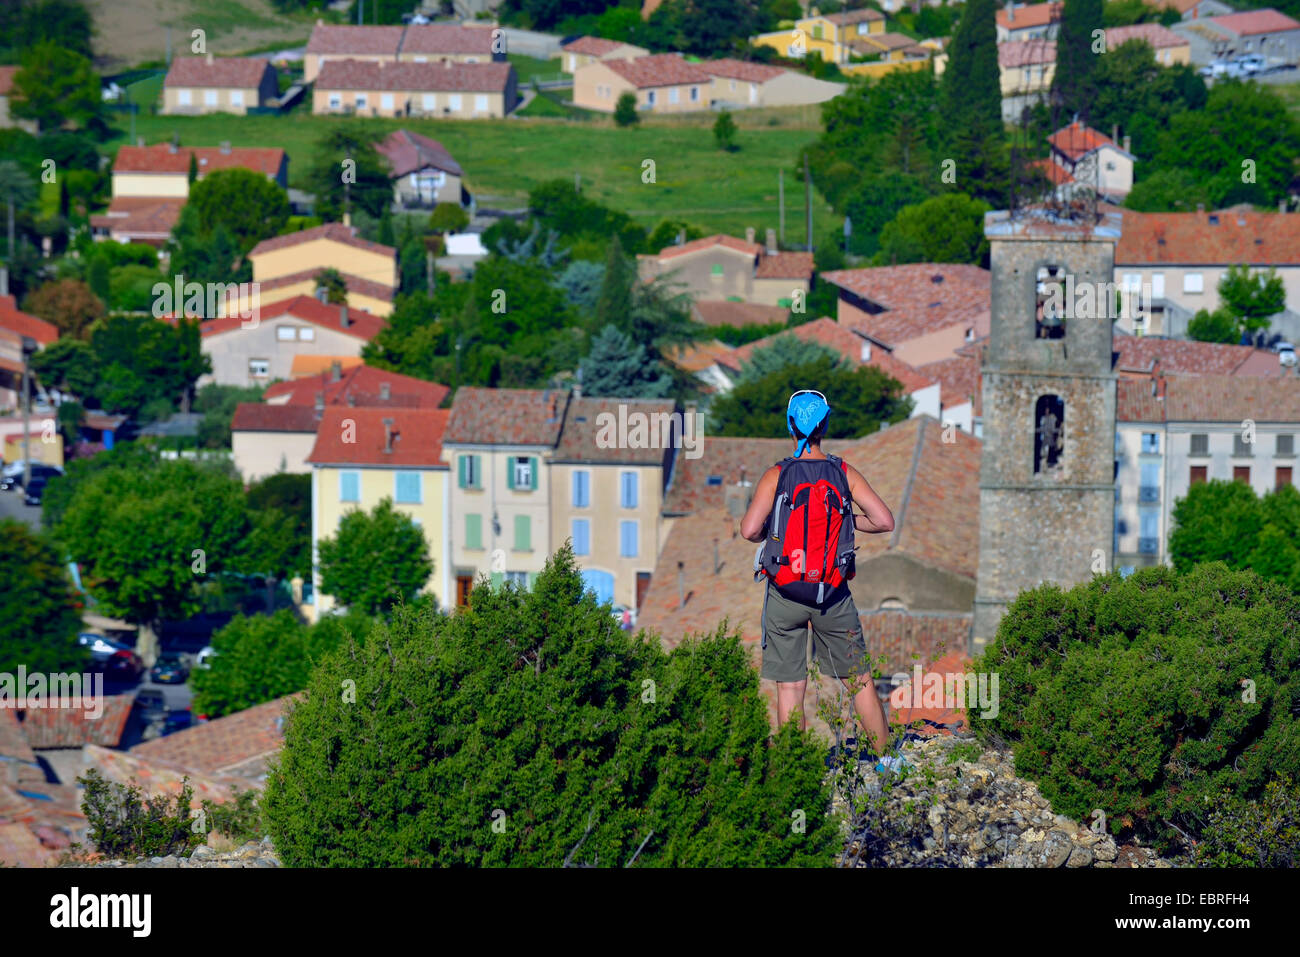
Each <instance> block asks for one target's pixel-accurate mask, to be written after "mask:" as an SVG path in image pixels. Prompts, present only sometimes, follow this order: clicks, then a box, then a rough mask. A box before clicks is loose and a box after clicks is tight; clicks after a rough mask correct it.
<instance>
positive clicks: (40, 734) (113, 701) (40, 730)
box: [23, 691, 135, 748]
mask: <svg viewBox="0 0 1300 957" xmlns="http://www.w3.org/2000/svg"><path fill="white" fill-rule="evenodd" d="M86 693H89V692H88V691H87V692H86ZM134 702H135V695H130V694H114V695H104V697H103V708H104V713H103V714H102V715H100V716H99V717H97V718H96V717H93V716H92V715H89V714H87V713H86V709H85V705H84V704H83V703H82V702H80V701H74V702H71V704H68V705H64V706H57V707H56V706H54V705H53V703H52V702H46V704H45V707H42V708H28V709H27V711H26V712H25V715H26V716H25V717H24V719H23V734H24V735H25V736H26V738H27V743H28V744H29V745H31V746H32V747H33V748H79V747H81V746H82V745H85V744H98V745H102V746H103V747H106V748H115V747H117V743H118V742H119V741H121V740H122V731H123V730H124V729H125V728H126V719H127V718H129V717H130V716H131V705H132V704H133V703H134Z"/></svg>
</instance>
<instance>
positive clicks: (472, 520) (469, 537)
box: [465, 513, 483, 548]
mask: <svg viewBox="0 0 1300 957" xmlns="http://www.w3.org/2000/svg"><path fill="white" fill-rule="evenodd" d="M465 547H466V548H482V547H483V516H482V515H474V514H470V513H466V515H465Z"/></svg>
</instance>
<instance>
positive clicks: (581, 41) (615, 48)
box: [560, 37, 650, 73]
mask: <svg viewBox="0 0 1300 957" xmlns="http://www.w3.org/2000/svg"><path fill="white" fill-rule="evenodd" d="M649 55H650V51H649V50H647V49H645V47H639V46H634V45H633V44H631V43H620V42H619V41H618V40H606V39H604V38H603V37H578V39H576V40H570V41H569V42H568V43H566V44H564V45H563V46H561V47H560V69H561V70H563V71H564V72H565V73H576V72H577V70H578V68H579V67H583V66H586V65H587V64H588V63H595V62H596V61H598V60H633V59H635V58H637V57H639V56H649Z"/></svg>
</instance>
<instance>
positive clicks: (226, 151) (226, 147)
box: [221, 140, 230, 156]
mask: <svg viewBox="0 0 1300 957" xmlns="http://www.w3.org/2000/svg"><path fill="white" fill-rule="evenodd" d="M221 153H222V155H223V156H229V155H230V140H222V141H221Z"/></svg>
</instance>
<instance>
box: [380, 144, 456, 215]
mask: <svg viewBox="0 0 1300 957" xmlns="http://www.w3.org/2000/svg"><path fill="white" fill-rule="evenodd" d="M375 149H376V150H378V151H379V155H380V156H382V157H383V158H384V159H386V160H387V161H388V169H389V175H390V176H391V177H392V180H393V200H394V202H396V203H397V205H399V206H403V207H408V208H409V207H430V206H436V205H438V204H439V203H455V204H456V205H458V206H463V205H466V204H467V203H468V202H469V190H467V189H466V188H465V186H464V175H465V174H464V173H463V172H462V170H461V168H460V164H459V163H457V162H456V161H455V160H454V159H453V158H452V155H451V154H450V153H448V152H447V150H446V149H445V148H444V147H443V145H442V144H441V143H439V142H438V141H437V140H431V139H429V137H427V136H421V135H420V134H419V133H412V132H411V131H410V130H393V132H392V133H390V134H388V136H387V137H385V138H384V139H383V140H382V141H381V142H379V143H376V144H375Z"/></svg>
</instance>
